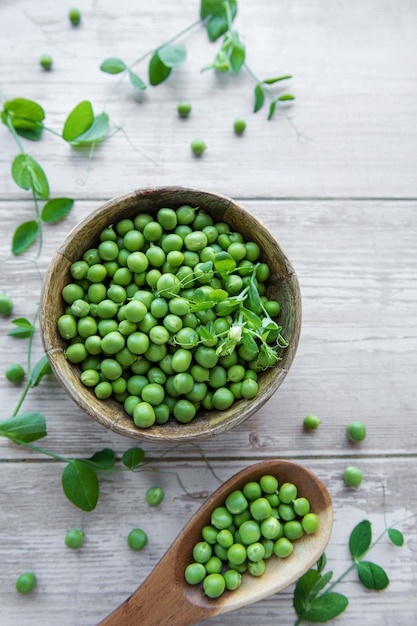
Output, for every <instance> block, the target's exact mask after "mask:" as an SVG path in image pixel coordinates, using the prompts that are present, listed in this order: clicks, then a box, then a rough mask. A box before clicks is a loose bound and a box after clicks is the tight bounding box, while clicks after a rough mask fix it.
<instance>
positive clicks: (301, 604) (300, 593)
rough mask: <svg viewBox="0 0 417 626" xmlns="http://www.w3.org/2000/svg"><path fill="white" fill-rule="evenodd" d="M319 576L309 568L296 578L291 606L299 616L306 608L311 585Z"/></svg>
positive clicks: (311, 588)
mask: <svg viewBox="0 0 417 626" xmlns="http://www.w3.org/2000/svg"><path fill="white" fill-rule="evenodd" d="M319 578H320V574H319V572H318V571H317V570H315V569H310V570H308V572H306V573H305V574H304V575H303V576H301V578H299V579H298V581H297V584H296V585H295V589H294V594H293V606H294V609H295V612H296V613H297V615H298V616H299V617H301V615H302V614H303V613H304V611H305V610H306V605H307V604H308V601H309V598H310V596H311V593H312V590H313V587H314V585H315V584H316V582H317V581H318V580H319Z"/></svg>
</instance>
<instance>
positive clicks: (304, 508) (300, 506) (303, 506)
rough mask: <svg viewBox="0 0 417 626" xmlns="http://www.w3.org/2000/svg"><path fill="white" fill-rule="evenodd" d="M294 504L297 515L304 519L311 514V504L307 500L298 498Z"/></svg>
mask: <svg viewBox="0 0 417 626" xmlns="http://www.w3.org/2000/svg"><path fill="white" fill-rule="evenodd" d="M292 504H293V507H294V511H295V512H296V514H297V515H300V516H301V517H302V516H304V515H307V513H310V502H309V501H308V500H307V498H296V499H295V500H294V502H293V503H292Z"/></svg>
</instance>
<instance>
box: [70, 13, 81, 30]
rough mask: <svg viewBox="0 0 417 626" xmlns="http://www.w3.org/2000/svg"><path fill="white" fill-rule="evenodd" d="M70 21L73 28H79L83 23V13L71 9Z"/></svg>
mask: <svg viewBox="0 0 417 626" xmlns="http://www.w3.org/2000/svg"><path fill="white" fill-rule="evenodd" d="M68 19H69V21H70V22H71V24H72V25H73V26H78V24H79V23H80V22H81V12H80V11H79V9H70V10H69V11H68Z"/></svg>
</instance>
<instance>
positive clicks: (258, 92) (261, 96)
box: [253, 84, 265, 113]
mask: <svg viewBox="0 0 417 626" xmlns="http://www.w3.org/2000/svg"><path fill="white" fill-rule="evenodd" d="M253 93H254V96H255V106H254V109H253V112H254V113H257V112H258V111H259V110H260V109H262V107H263V105H264V102H265V91H264V90H263V89H262V85H261V84H258V85H256V87H255V89H254V92H253Z"/></svg>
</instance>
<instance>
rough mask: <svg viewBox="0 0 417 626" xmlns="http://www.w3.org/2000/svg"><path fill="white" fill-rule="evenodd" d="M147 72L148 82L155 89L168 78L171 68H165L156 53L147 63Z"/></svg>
mask: <svg viewBox="0 0 417 626" xmlns="http://www.w3.org/2000/svg"><path fill="white" fill-rule="evenodd" d="M148 72H149V82H150V83H151V85H153V86H154V87H156V86H157V85H160V84H161V83H163V82H164V80H166V79H167V78H168V76H169V75H170V74H171V68H170V67H167V66H166V65H165V63H163V62H162V61H161V59H160V58H159V54H158V51H156V52H155V54H153V55H152V57H151V60H150V61H149V67H148Z"/></svg>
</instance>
